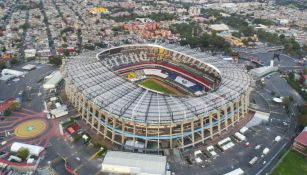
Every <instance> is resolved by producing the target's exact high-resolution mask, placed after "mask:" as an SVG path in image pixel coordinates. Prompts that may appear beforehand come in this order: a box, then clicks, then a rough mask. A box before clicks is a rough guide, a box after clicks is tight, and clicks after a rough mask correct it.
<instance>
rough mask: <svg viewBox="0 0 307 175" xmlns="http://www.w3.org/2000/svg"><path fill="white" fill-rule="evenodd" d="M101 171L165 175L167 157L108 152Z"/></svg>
mask: <svg viewBox="0 0 307 175" xmlns="http://www.w3.org/2000/svg"><path fill="white" fill-rule="evenodd" d="M101 169H102V171H106V172H114V173H127V174H147V175H164V174H165V171H166V170H165V169H166V156H161V155H151V154H141V153H131V152H120V151H108V152H107V154H106V156H105V157H104V160H103V162H102V167H101Z"/></svg>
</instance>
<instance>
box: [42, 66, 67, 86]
mask: <svg viewBox="0 0 307 175" xmlns="http://www.w3.org/2000/svg"><path fill="white" fill-rule="evenodd" d="M62 79H63V76H62V74H61V72H60V71H56V72H55V73H53V75H52V77H51V78H50V79H49V80H47V82H46V83H45V84H44V85H43V87H44V89H47V90H48V89H54V88H55V87H56V86H57V85H58V83H59V82H60V81H61V80H62Z"/></svg>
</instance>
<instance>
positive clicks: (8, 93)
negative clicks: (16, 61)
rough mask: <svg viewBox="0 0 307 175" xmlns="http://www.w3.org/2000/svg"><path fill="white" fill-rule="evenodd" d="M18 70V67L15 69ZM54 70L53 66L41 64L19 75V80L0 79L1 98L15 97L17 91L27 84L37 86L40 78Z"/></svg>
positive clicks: (24, 87)
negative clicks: (21, 75)
mask: <svg viewBox="0 0 307 175" xmlns="http://www.w3.org/2000/svg"><path fill="white" fill-rule="evenodd" d="M16 70H18V68H17V69H16ZM54 70H55V67H53V66H48V65H43V66H41V67H40V68H38V69H34V70H32V71H29V72H28V73H27V74H26V75H25V77H20V78H19V79H20V80H19V81H16V82H15V81H12V80H10V81H9V82H4V81H0V87H1V91H0V97H1V98H5V99H6V98H15V97H16V95H17V93H18V91H20V90H25V89H26V87H27V86H31V87H39V86H40V83H39V82H38V81H39V80H40V79H42V78H44V77H45V76H47V75H48V74H50V73H51V72H52V71H54Z"/></svg>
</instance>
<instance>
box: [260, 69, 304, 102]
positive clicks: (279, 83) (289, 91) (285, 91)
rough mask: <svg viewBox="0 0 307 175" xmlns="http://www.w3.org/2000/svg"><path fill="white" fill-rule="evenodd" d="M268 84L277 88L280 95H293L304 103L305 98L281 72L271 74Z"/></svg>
mask: <svg viewBox="0 0 307 175" xmlns="http://www.w3.org/2000/svg"><path fill="white" fill-rule="evenodd" d="M266 83H267V84H268V85H270V86H271V87H273V89H277V92H278V93H279V95H280V96H292V97H293V99H294V101H295V102H297V103H299V104H303V103H304V100H303V98H302V97H301V96H300V95H299V94H298V93H297V92H296V91H295V90H294V89H293V88H292V87H291V86H290V85H289V84H288V83H287V81H286V80H285V79H284V78H281V77H280V74H279V73H278V74H277V73H276V74H273V75H272V76H271V78H270V79H269V80H267V81H266Z"/></svg>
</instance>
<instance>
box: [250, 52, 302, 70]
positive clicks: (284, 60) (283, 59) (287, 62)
mask: <svg viewBox="0 0 307 175" xmlns="http://www.w3.org/2000/svg"><path fill="white" fill-rule="evenodd" d="M251 55H253V56H255V57H256V58H258V59H259V60H260V61H261V62H263V63H264V65H265V66H269V65H270V62H271V60H272V59H273V57H274V52H268V53H258V54H251ZM279 59H280V61H278V59H275V63H274V65H275V66H277V65H280V66H291V67H292V66H298V63H297V60H296V59H295V58H292V57H290V56H287V55H284V54H280V55H279Z"/></svg>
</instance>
